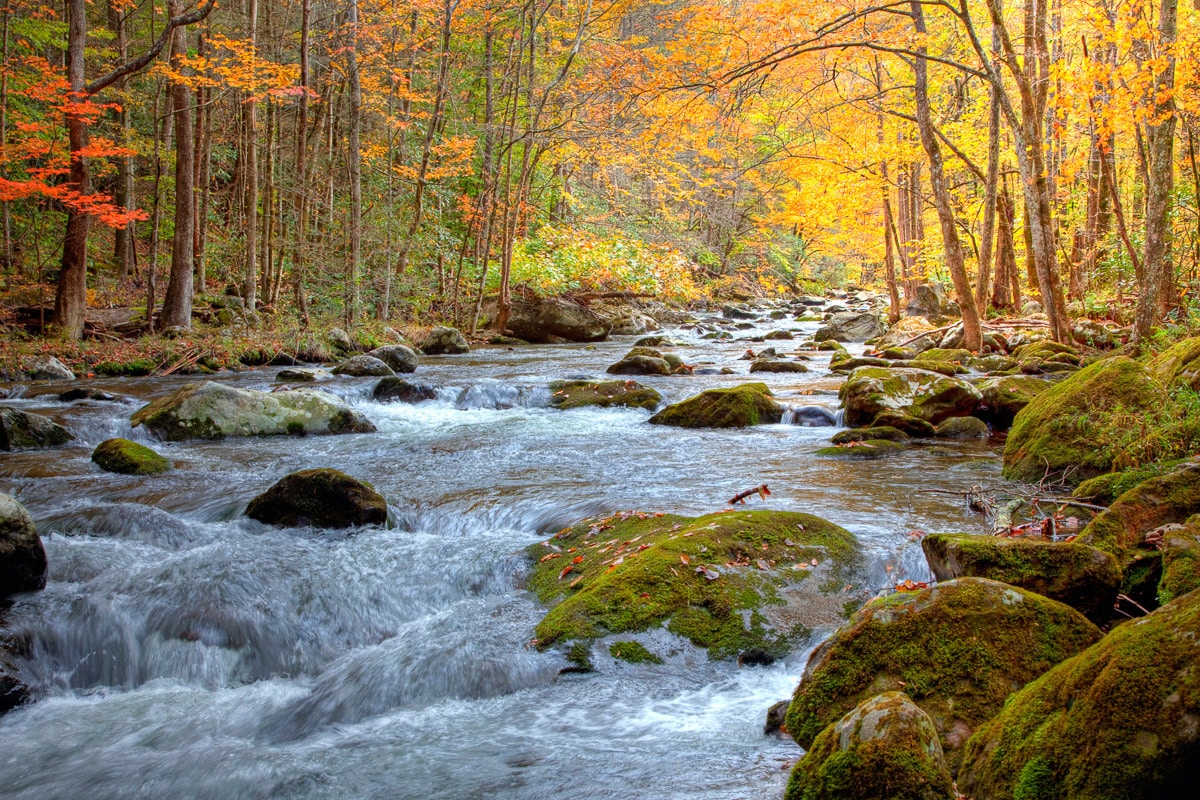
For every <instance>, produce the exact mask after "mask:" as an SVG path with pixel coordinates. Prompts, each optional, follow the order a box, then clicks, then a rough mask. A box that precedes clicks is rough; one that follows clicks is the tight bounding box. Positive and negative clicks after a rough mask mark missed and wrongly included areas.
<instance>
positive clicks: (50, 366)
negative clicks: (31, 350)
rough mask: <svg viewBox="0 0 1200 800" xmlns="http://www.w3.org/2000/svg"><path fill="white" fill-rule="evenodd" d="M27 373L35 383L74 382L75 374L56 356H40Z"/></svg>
mask: <svg viewBox="0 0 1200 800" xmlns="http://www.w3.org/2000/svg"><path fill="white" fill-rule="evenodd" d="M25 371H26V372H28V373H29V377H30V378H32V379H33V380H35V381H73V380H75V373H74V372H72V371H71V368H70V367H68V366H67V365H66V364H64V363H62V362H61V361H59V360H58V359H57V358H55V357H54V356H39V357H38V358H35V359H34V360H33V361H32V362H31V363H30V364H29V366H28V367H26V368H25Z"/></svg>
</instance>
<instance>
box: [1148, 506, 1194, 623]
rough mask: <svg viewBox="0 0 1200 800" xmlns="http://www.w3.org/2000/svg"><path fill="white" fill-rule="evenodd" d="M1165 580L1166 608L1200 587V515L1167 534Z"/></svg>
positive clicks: (1161, 587)
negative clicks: (1168, 604)
mask: <svg viewBox="0 0 1200 800" xmlns="http://www.w3.org/2000/svg"><path fill="white" fill-rule="evenodd" d="M1162 561H1163V570H1162V579H1161V580H1160V581H1159V583H1158V602H1159V603H1161V604H1162V605H1166V604H1167V603H1169V602H1171V601H1172V600H1174V599H1175V598H1177V597H1182V596H1183V595H1185V594H1187V593H1188V592H1190V591H1192V590H1194V589H1196V588H1198V587H1200V514H1196V515H1193V516H1191V517H1189V518H1188V521H1187V522H1185V523H1184V524H1182V525H1168V526H1167V530H1164V531H1163V543H1162Z"/></svg>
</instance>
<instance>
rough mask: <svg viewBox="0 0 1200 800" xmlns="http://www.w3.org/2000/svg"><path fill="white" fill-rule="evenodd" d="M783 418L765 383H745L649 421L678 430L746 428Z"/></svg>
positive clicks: (700, 397)
mask: <svg viewBox="0 0 1200 800" xmlns="http://www.w3.org/2000/svg"><path fill="white" fill-rule="evenodd" d="M781 419H783V408H782V407H781V406H780V405H779V404H778V403H776V402H775V400H774V399H773V398H772V397H771V390H770V389H768V388H767V385H766V384H765V383H743V384H742V385H740V386H734V387H732V388H730V389H709V390H708V391H705V392H701V393H700V394H698V395H696V396H695V397H690V398H688V399H687V400H684V401H682V402H679V403H673V404H671V405H669V406H667V407H666V408H664V409H663V410H662V411H659V412H658V413H657V414H655V415H654V416H653V417H651V418H650V422H652V423H654V424H655V425H673V426H676V427H679V428H745V427H748V426H750V425H766V424H772V423H776V422H779V421H780V420H781Z"/></svg>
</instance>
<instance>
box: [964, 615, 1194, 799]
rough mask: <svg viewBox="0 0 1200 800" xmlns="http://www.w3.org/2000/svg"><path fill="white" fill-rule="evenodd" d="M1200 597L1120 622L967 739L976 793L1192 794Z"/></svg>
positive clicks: (967, 781)
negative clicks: (1136, 618) (969, 739)
mask: <svg viewBox="0 0 1200 800" xmlns="http://www.w3.org/2000/svg"><path fill="white" fill-rule="evenodd" d="M1197 641H1200V595H1197V594H1195V593H1192V594H1190V595H1187V596H1185V597H1182V598H1180V599H1179V600H1177V601H1176V602H1173V603H1171V604H1170V605H1167V606H1164V607H1163V608H1161V609H1159V610H1158V611H1155V612H1154V613H1153V614H1150V615H1149V616H1147V617H1144V618H1142V619H1138V620H1134V621H1131V622H1127V623H1125V624H1123V625H1120V626H1118V627H1117V628H1114V629H1113V631H1112V632H1111V633H1109V634H1108V635H1107V636H1105V637H1104V638H1103V639H1102V640H1101V641H1100V642H1099V643H1098V644H1095V645H1093V646H1091V647H1089V648H1088V649H1086V650H1085V651H1083V652H1082V653H1079V654H1078V655H1076V656H1074V657H1073V658H1070V659H1068V660H1066V661H1064V662H1063V663H1061V664H1059V665H1058V666H1057V667H1055V668H1054V669H1052V670H1050V671H1049V672H1047V673H1046V674H1045V675H1043V676H1042V677H1041V678H1039V679H1038V680H1036V681H1034V682H1033V683H1031V684H1030V685H1028V686H1026V687H1025V688H1024V689H1022V690H1021V691H1020V692H1018V693H1017V694H1015V695H1014V696H1013V697H1012V698H1011V699H1010V700H1009V702H1008V703H1007V704H1006V705H1005V707H1004V710H1003V711H1002V712H1001V713H1000V714H999V715H998V716H997V717H996V718H995V719H993V720H991V721H990V722H988V723H987V724H986V725H984V726H982V727H981V728H980V730H979V731H978V733H976V735H975V736H974V737H973V738H972V739H971V741H970V742H969V744H968V745H967V747H966V751H965V754H964V759H963V765H962V769H961V771H960V772H959V775H958V786H959V789H960V790H961V791H962V792H963V793H964V794H967V795H969V796H972V797H980V798H983V797H1014V798H1016V797H1028V798H1038V800H1067V799H1068V798H1184V797H1191V796H1193V794H1194V793H1195V774H1196V759H1197V758H1198V757H1200V725H1197V722H1196V721H1197V719H1198V718H1200V647H1197V645H1196V642H1197Z"/></svg>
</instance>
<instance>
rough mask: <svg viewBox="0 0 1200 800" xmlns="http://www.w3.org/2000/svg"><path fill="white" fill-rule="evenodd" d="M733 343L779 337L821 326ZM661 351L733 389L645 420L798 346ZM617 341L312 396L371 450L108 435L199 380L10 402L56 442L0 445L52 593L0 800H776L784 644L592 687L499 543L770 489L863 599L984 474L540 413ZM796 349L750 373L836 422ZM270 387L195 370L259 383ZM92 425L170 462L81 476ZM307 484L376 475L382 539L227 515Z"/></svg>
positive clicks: (124, 382)
mask: <svg viewBox="0 0 1200 800" xmlns="http://www.w3.org/2000/svg"><path fill="white" fill-rule="evenodd" d="M755 325H756V329H757V333H758V334H759V335H761V333H762V332H765V331H767V330H772V329H776V328H780V327H786V328H788V329H791V330H793V331H797V339H803V338H807V337H808V336H809V335H811V333H812V332H814V331H815V330H816V328H817V323H813V322H805V323H797V322H792V321H790V320H789V321H780V322H771V321H767V320H763V321H761V322H756V323H755ZM666 333H667V334H668V335H670V336H671V337H672V338H674V339H678V340H680V341H682V342H683V343H684V346H681V347H677V348H671V349H672V350H673V351H674V352H678V353H680V354H681V355H682V356H683V357H684V359H685V360H686V361H687V362H688V363H689V364H692V365H694V366H696V367H697V368H700V369H704V368H711V369H714V370H719V369H720V368H721V367H732V368H733V370H734V371H735V372H736V373H737V374H733V375H720V374H701V375H695V376H668V377H649V378H638V380H639V381H641V382H643V383H645V384H647V385H650V386H653V387H654V388H656V389H658V390H659V391H660V392H662V393H663V395H664V398H665V399H666V401H667V402H675V401H678V400H681V399H684V398H687V397H690V396H692V395H694V394H697V393H698V392H700V391H701V390H703V389H707V388H714V387H720V386H732V385H735V384H737V383H739V382H742V381H745V380H747V375H746V373H747V371H748V368H749V364H750V362H749V361H742V360H739V356H741V355H742V353H743V352H745V350H746V348H747V347H751V348H755V349H756V350H757V349H761V348H762V347H764V346H766V345H774V346H775V347H776V348H777V349H778V350H779V351H780V353H789V352H791V351H793V350H794V349H795V348H794V344H795V343H792V342H786V341H784V342H765V343H761V344H760V343H748V342H746V341H716V342H714V341H705V340H702V339H701V338H700V335H699V333H698V332H697V331H696V330H694V329H690V330H680V329H671V330H668V331H667V332H666ZM735 333H736V335H737V336H739V337H748V336H752V335H754V334H755V333H756V330H755V329H749V330H740V331H735ZM636 338H637V337H619V338H618V340H615V341H608V342H602V343H599V344H596V345H583V344H563V345H536V346H528V347H520V348H517V349H508V348H504V347H483V348H480V349H478V350H475V351H473V352H471V353H470V354H467V355H462V356H443V357H422V366H421V367H420V368H419V369H418V371H417V373H416V374H415V375H414V376H411V377H412V378H413V379H415V380H419V381H421V382H424V383H431V384H434V385H437V386H439V387H442V388H441V389H440V390H439V395H438V399H437V400H435V401H431V402H426V403H422V404H419V405H404V404H380V403H375V402H373V401H371V400H370V390H371V388H372V386H373V385H374V383H375V382H376V380H377V379H374V378H338V379H336V380H334V381H330V382H326V383H322V384H319V386H318V388H321V389H323V390H326V391H329V392H331V393H333V394H336V395H338V396H340V397H342V398H343V399H345V400H346V401H347V402H349V403H350V404H351V405H353V406H354V407H355V408H356V409H357V410H359V411H361V412H362V413H363V414H365V415H366V416H367V417H368V418H369V419H370V420H371V421H372V422H374V423H375V425H376V426H377V427H378V429H379V431H378V433H375V434H365V435H344V436H324V437H308V438H301V439H297V438H291V437H278V438H260V439H229V440H225V441H220V442H188V443H180V444H166V443H160V442H154V441H152V440H151V439H150V438H149V437H148V435H147V434H146V433H145V432H144V431H143V430H142V429H140V428H139V429H136V430H135V429H132V428H131V427H130V424H129V415H130V414H131V413H132V412H133V411H134V410H136V409H137V408H138V407H139V406H140V404H141V403H143V402H145V401H146V400H147V399H149V398H153V397H158V396H162V395H164V394H166V393H168V392H170V391H172V390H174V389H176V388H178V387H179V386H181V385H184V384H185V383H186V382H188V381H190V380H197V378H182V377H167V378H140V379H105V380H100V379H97V380H88V381H79V382H76V383H75V384H71V385H72V386H75V385H87V386H95V387H97V388H100V389H103V390H106V391H110V392H114V393H117V394H120V395H124V396H126V397H128V398H131V401H130V402H124V403H105V402H95V401H84V402H80V403H75V404H66V403H61V402H58V401H57V400H56V399H55V395H54V394H50V393H49V392H54V393H57V392H59V391H62V389H63V386H62V385H61V384H58V385H52V386H34V387H30V388H28V389H27V390H25V391H24V393H23V394H20V395H19V396H18V398H17V399H15V400H9V401H5V402H6V404H8V405H12V406H14V407H18V408H22V409H25V410H29V411H34V412H37V413H41V414H46V415H47V416H50V417H52V418H54V419H55V420H56V421H58V422H60V423H62V424H64V425H66V426H67V427H68V428H69V429H70V430H71V431H72V433H74V434H75V436H76V437H77V440H78V441H77V442H76V443H75V444H74V446H71V447H68V448H65V449H58V450H51V451H34V452H26V453H13V454H5V455H4V456H3V457H2V458H0V490H2V491H6V492H10V493H12V494H13V495H14V496H15V497H16V498H17V499H18V500H20V501H21V502H22V503H23V504H24V505H25V506H26V507H27V508H28V509H29V511H30V512H31V513H32V514H33V516H34V518H35V519H36V521H37V524H38V530H39V532H40V533H41V534H42V536H43V541H44V543H45V547H46V554H47V558H48V559H49V563H50V574H49V581H48V584H47V587H46V589H45V590H44V591H42V592H39V593H36V594H32V595H26V596H22V597H20V598H17V599H16V600H15V602H14V603H13V605H12V607H11V609H9V611H8V612H7V614H6V615H5V619H4V630H5V632H6V633H7V635H9V636H12V637H14V638H15V639H16V640H17V641H19V642H23V643H27V648H26V649H27V651H28V652H27V653H26V654H25V655H23V656H22V657H21V658H20V660H19V661H18V667H19V670H20V674H21V676H22V678H23V679H24V680H25V681H26V683H28V684H29V685H30V686H31V687H32V688H33V689H34V691H35V693H36V695H37V696H38V698H39V699H38V700H37V702H35V703H33V704H31V705H29V706H25V707H22V708H19V709H17V710H15V711H13V712H11V713H9V714H7V715H5V716H3V717H0V787H3V788H2V789H0V795H3V796H4V797H6V798H39V800H41V799H42V798H76V797H80V798H82V797H87V798H95V799H96V800H99V799H100V798H155V799H156V800H160V799H161V798H190V797H204V798H226V797H227V798H259V797H262V798H356V797H389V798H456V799H458V800H461V799H462V798H522V799H524V798H530V799H533V798H579V797H586V798H645V799H646V800H651V799H653V798H688V799H689V800H699V799H705V800H717V799H718V798H756V799H757V798H774V797H781V796H782V793H783V788H784V785H785V783H786V779H787V771H786V770H787V768H788V767H789V766H790V765H791V764H792V763H793V762H794V761H795V760H796V759H797V758H798V757H799V756H800V755H801V752H802V751H800V749H799V748H798V747H797V746H796V745H795V744H794V743H792V742H791V741H790V740H783V739H778V738H774V737H768V736H764V735H763V733H762V727H763V720H764V715H765V712H766V710H767V708H768V707H769V706H770V705H771V704H772V703H774V702H776V701H778V700H782V699H785V698H787V697H789V696H790V695H791V692H792V689H793V688H794V687H795V685H796V683H797V681H798V680H799V677H800V674H801V673H802V671H803V667H804V663H805V659H806V658H807V655H808V651H805V652H798V653H795V654H794V655H793V656H791V657H789V658H788V659H785V660H783V661H781V662H777V663H775V664H773V665H770V666H760V667H742V668H739V667H738V666H737V665H736V664H734V663H712V662H709V661H708V660H707V658H706V656H705V653H704V652H703V651H699V650H696V649H694V648H691V647H690V646H688V647H686V648H683V652H681V653H679V654H678V655H676V656H673V657H671V658H669V659H667V660H666V663H664V664H661V665H655V664H638V665H632V664H627V663H624V662H619V661H616V660H614V659H612V658H610V657H609V656H608V655H607V652H606V651H605V650H602V649H601V648H599V647H597V648H596V649H595V654H594V661H595V664H596V668H597V671H596V672H593V673H590V674H560V670H562V669H563V668H564V667H565V666H567V662H566V661H565V659H564V658H563V656H562V655H560V654H557V653H554V652H545V653H539V652H537V651H536V650H535V649H533V648H531V647H529V642H530V640H531V639H532V637H533V629H534V626H535V625H536V624H537V622H538V621H539V619H540V618H541V615H542V614H543V613H544V608H542V607H541V606H540V605H539V603H538V602H537V601H536V599H535V598H533V597H532V596H531V595H530V594H529V593H527V592H526V591H525V590H524V589H523V588H522V577H523V575H524V573H525V571H526V569H527V566H528V565H527V562H526V560H525V559H524V558H523V556H522V554H521V550H522V548H524V547H525V546H527V545H529V544H531V543H533V542H537V541H541V540H542V539H544V538H545V537H546V536H547V535H548V534H550V533H553V532H555V531H557V530H559V529H561V528H563V527H565V526H567V525H569V524H572V523H574V522H577V521H579V520H580V519H581V518H583V517H587V516H592V515H597V514H604V513H608V512H613V511H617V510H622V509H640V510H643V511H664V512H672V513H679V514H688V515H697V514H703V513H709V512H713V511H717V510H720V509H721V508H723V507H725V504H726V502H727V501H728V499H729V498H730V497H732V496H733V495H735V494H737V493H738V492H741V491H743V490H746V489H749V488H752V487H754V486H757V485H759V484H762V483H766V484H769V485H770V487H771V491H772V494H771V496H770V498H769V499H768V500H766V501H765V503H764V502H763V501H762V500H760V499H759V498H757V497H755V498H753V499H751V500H750V501H749V503H748V505H749V507H754V508H759V507H766V508H771V509H777V510H793V511H805V512H808V513H812V514H816V515H818V516H821V517H824V518H826V519H828V520H830V521H832V522H835V523H837V524H839V525H842V526H844V527H846V528H848V529H849V530H851V531H852V532H853V533H854V534H855V535H856V536H857V537H858V538H859V540H860V541H861V542H862V544H863V546H864V548H865V549H866V551H867V553H868V556H869V558H870V563H871V573H870V574H871V580H872V581H873V582H874V584H875V585H874V586H873V587H868V588H872V589H874V588H881V587H884V586H888V585H890V584H891V583H893V582H895V581H896V580H901V579H904V578H911V579H913V580H918V581H919V580H928V579H929V573H928V570H927V567H926V566H925V563H924V558H923V556H922V555H921V550H920V546H919V543H917V542H914V541H913V540H912V538H911V537H909V536H908V532H909V531H911V530H913V529H918V530H922V531H939V530H982V529H983V527H984V525H985V522H984V520H983V518H982V517H979V516H976V515H971V514H970V513H969V512H967V511H966V510H965V508H964V504H963V500H962V498H961V497H959V496H955V495H954V494H953V493H954V492H956V491H964V490H966V489H968V488H970V487H971V486H973V485H976V484H980V483H995V482H997V481H999V471H1000V464H999V457H998V455H999V454H998V451H997V449H996V447H995V445H994V444H993V445H989V444H988V443H986V442H943V441H937V442H928V443H923V444H921V445H920V446H913V447H911V448H909V449H908V450H906V451H904V452H902V453H900V454H898V455H894V456H890V457H888V458H884V459H880V460H874V461H842V460H833V459H826V458H819V457H816V456H814V455H812V453H813V451H814V450H816V449H818V448H820V447H824V446H827V445H828V444H829V439H830V436H831V435H832V434H833V433H834V432H835V431H836V429H835V428H830V427H803V426H801V425H795V424H779V425H766V426H760V427H756V428H750V429H746V430H685V429H679V428H669V427H665V426H658V425H648V424H646V419H647V418H648V417H649V416H650V412H647V411H642V410H630V409H603V410H595V409H584V410H575V411H558V410H555V409H552V408H549V407H547V404H548V402H549V400H550V393H549V390H548V389H547V388H546V386H547V384H548V383H549V382H550V381H551V380H554V379H557V378H566V377H571V376H580V375H595V376H599V375H602V374H603V372H604V370H605V368H606V367H607V366H608V365H609V364H612V363H614V362H615V361H617V360H618V359H619V358H620V356H621V355H622V354H624V352H625V351H626V350H627V349H628V348H629V347H630V346H631V345H632V343H633V341H634V340H635V339H636ZM850 348H851V349H852V350H854V349H855V348H857V351H861V349H862V347H861V345H858V346H855V345H851V346H850ZM811 355H812V358H813V360H812V361H811V362H809V363H810V367H811V369H812V372H810V373H806V374H762V373H755V375H754V376H753V380H762V381H764V382H766V383H768V385H770V386H771V388H772V391H774V393H775V394H776V395H777V396H778V398H779V399H780V400H781V401H782V402H784V403H785V404H790V405H793V406H804V405H819V406H824V407H826V408H829V409H831V410H832V409H836V408H837V402H838V401H837V387H838V385H839V384H840V383H841V380H842V379H841V378H840V377H839V376H835V375H831V374H830V373H829V372H828V369H827V367H828V361H829V353H828V352H821V353H812V354H811ZM277 371H278V368H272V367H264V368H260V369H254V370H248V371H245V372H241V373H236V374H228V375H226V374H223V375H221V376H218V377H217V378H216V379H217V380H222V381H228V382H229V383H230V384H232V385H236V386H239V387H243V388H254V389H269V388H270V387H271V386H272V385H273V377H274V375H275V373H276V372H277ZM113 436H124V437H127V438H131V439H134V440H135V441H141V442H143V443H146V444H150V445H151V446H153V447H154V448H155V449H156V450H158V451H159V452H160V453H162V454H163V455H165V456H166V457H167V458H168V459H171V460H172V461H173V462H174V463H175V469H174V470H173V471H171V472H169V473H166V474H163V475H157V476H150V477H136V476H124V475H114V474H107V473H103V472H101V471H100V470H99V469H98V468H96V467H95V466H94V465H93V464H92V463H91V462H90V460H89V457H90V455H91V451H92V449H93V448H94V447H95V446H96V445H97V444H98V443H100V442H101V441H103V440H104V439H107V438H109V437H113ZM322 466H331V467H336V468H338V469H341V470H343V471H345V472H347V473H349V474H351V475H353V476H355V477H357V478H361V479H364V480H366V481H369V482H370V483H372V484H373V485H374V486H375V487H376V489H377V490H378V491H379V492H381V493H382V494H383V495H384V497H386V498H387V499H388V502H389V506H390V519H389V525H388V527H387V528H386V529H369V530H361V531H359V532H357V533H356V534H355V535H349V536H347V535H346V534H345V533H344V532H338V533H333V532H323V531H317V530H311V529H300V530H284V529H275V528H271V527H268V526H265V525H262V524H260V523H258V522H254V521H251V520H248V519H246V518H244V517H242V516H241V512H242V511H243V510H244V509H245V506H246V504H247V503H248V502H249V501H250V499H251V498H252V497H254V496H255V495H256V494H258V493H260V492H262V491H264V490H265V489H267V488H268V487H269V486H270V485H271V484H273V483H274V482H275V481H277V480H278V479H279V478H281V477H282V476H284V475H285V474H287V473H289V472H293V471H296V470H299V469H306V468H312V467H322ZM927 489H938V490H941V491H939V492H927V491H922V490H927ZM826 633H828V632H826ZM815 643H816V642H813V643H812V644H815Z"/></svg>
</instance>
